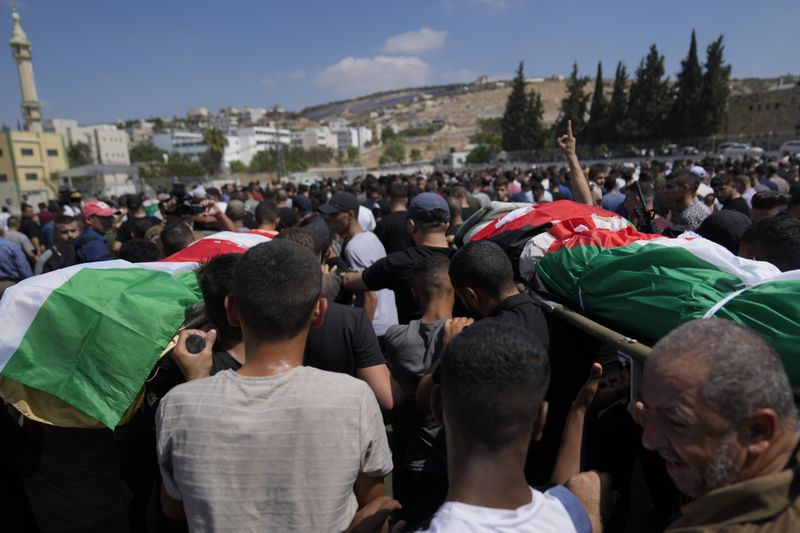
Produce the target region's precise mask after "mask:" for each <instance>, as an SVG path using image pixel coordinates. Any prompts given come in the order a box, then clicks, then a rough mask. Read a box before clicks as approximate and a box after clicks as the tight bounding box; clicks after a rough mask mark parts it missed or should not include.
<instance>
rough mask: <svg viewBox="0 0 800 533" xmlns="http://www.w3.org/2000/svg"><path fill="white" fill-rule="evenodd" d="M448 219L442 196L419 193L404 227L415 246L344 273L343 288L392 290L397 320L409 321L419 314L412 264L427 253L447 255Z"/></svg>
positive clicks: (447, 211) (401, 321)
mask: <svg viewBox="0 0 800 533" xmlns="http://www.w3.org/2000/svg"><path fill="white" fill-rule="evenodd" d="M449 223H450V208H449V206H448V205H447V201H446V200H445V199H444V198H442V197H441V196H439V195H438V194H436V193H432V192H426V193H422V194H418V195H417V196H415V197H414V199H413V200H412V201H411V205H410V206H409V209H408V212H407V214H406V228H407V229H408V232H409V233H410V234H411V238H412V239H413V240H414V244H415V245H416V246H413V247H411V248H408V249H406V250H403V251H401V252H395V253H393V254H389V255H387V256H386V257H384V258H383V259H381V260H380V261H378V262H376V263H375V264H373V265H372V266H371V267H369V268H368V269H366V270H365V271H364V272H361V273H343V274H342V280H343V282H344V286H345V288H346V289H347V290H349V291H350V292H360V291H369V290H372V291H375V290H380V289H391V290H393V291H394V294H395V300H396V302H397V317H398V320H399V322H400V323H401V324H408V323H409V322H410V321H411V320H412V319H414V318H417V317H419V316H420V314H421V313H420V309H419V306H418V304H417V302H415V301H414V296H413V295H412V294H411V287H412V286H413V284H414V266H415V265H416V264H417V263H418V262H419V261H420V260H422V259H423V258H425V257H428V256H429V255H433V254H439V255H441V256H443V257H449V256H450V249H449V248H448V244H447V235H446V233H447V227H448V225H449Z"/></svg>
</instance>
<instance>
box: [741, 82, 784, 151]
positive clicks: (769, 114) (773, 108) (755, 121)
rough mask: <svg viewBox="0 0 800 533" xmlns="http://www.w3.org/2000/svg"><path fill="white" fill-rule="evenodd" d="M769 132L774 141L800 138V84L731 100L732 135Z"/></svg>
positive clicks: (761, 134)
mask: <svg viewBox="0 0 800 533" xmlns="http://www.w3.org/2000/svg"><path fill="white" fill-rule="evenodd" d="M769 132H772V137H773V139H772V140H773V141H774V142H779V141H780V140H781V139H783V140H788V139H789V138H792V139H797V138H800V85H794V86H790V87H787V88H783V87H782V88H778V89H774V90H770V91H762V92H757V93H752V94H742V95H737V96H732V97H731V99H730V108H729V111H728V134H729V135H740V134H743V135H744V136H745V137H749V136H751V135H755V134H758V135H760V136H763V135H764V134H767V135H769Z"/></svg>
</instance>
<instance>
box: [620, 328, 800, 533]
mask: <svg viewBox="0 0 800 533" xmlns="http://www.w3.org/2000/svg"><path fill="white" fill-rule="evenodd" d="M633 412H634V417H635V418H636V419H637V421H639V422H640V423H641V424H642V425H643V428H644V431H643V434H642V443H643V445H644V446H645V447H646V448H647V449H649V450H653V451H656V452H658V453H659V454H660V455H661V457H663V458H664V460H665V462H666V468H667V472H668V473H669V475H670V477H671V478H672V481H673V482H674V483H675V486H676V487H677V488H678V489H679V490H680V491H682V492H684V493H686V494H688V495H690V496H692V497H694V498H696V500H695V501H694V502H692V503H690V504H688V505H686V506H684V507H683V509H682V510H681V514H682V516H681V517H680V518H679V519H678V520H677V521H676V522H675V523H673V524H672V525H671V526H670V527H669V528H668V531H682V532H688V531H693V532H700V531H702V532H710V531H726V532H727V531H748V532H755V531H758V532H763V531H797V528H798V527H799V526H798V524H800V483H798V480H800V466H798V465H799V464H800V454H798V444H799V443H800V425H799V424H798V419H797V409H796V407H795V404H794V399H793V396H792V389H791V387H790V385H789V380H788V378H787V377H786V373H785V371H784V368H783V365H782V364H781V361H780V359H779V358H778V355H777V353H776V352H775V350H774V349H773V348H772V347H771V346H770V345H769V344H768V343H767V342H765V341H764V340H763V339H762V338H761V337H759V336H758V335H757V334H755V333H754V332H753V331H751V330H749V329H747V328H744V327H742V326H739V325H737V324H734V323H733V322H729V321H727V320H716V319H712V320H697V321H694V322H689V323H687V324H684V325H683V326H681V327H679V328H678V329H676V330H674V331H673V332H671V333H670V334H669V335H667V336H666V337H664V338H663V339H661V341H659V342H658V343H657V344H656V345H655V346H654V348H653V351H652V353H651V355H650V356H649V357H648V359H647V363H646V364H645V368H644V376H643V380H642V402H637V403H636V405H635V406H634V409H633Z"/></svg>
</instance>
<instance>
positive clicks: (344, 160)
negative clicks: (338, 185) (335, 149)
mask: <svg viewBox="0 0 800 533" xmlns="http://www.w3.org/2000/svg"><path fill="white" fill-rule="evenodd" d="M335 161H336V164H337V165H339V166H340V167H343V166H344V165H345V163H347V156H345V155H344V154H343V153H341V152H340V153H338V154H336V159H335Z"/></svg>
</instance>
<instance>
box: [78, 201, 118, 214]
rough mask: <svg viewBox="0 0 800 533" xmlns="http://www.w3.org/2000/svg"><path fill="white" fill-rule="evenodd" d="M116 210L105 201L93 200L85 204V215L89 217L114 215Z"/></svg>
mask: <svg viewBox="0 0 800 533" xmlns="http://www.w3.org/2000/svg"><path fill="white" fill-rule="evenodd" d="M115 212H116V210H115V209H114V208H113V207H111V206H110V205H108V204H107V203H105V202H100V201H98V200H92V201H91V202H86V204H84V206H83V217H84V218H89V217H90V216H98V217H113V216H114V213H115Z"/></svg>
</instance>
